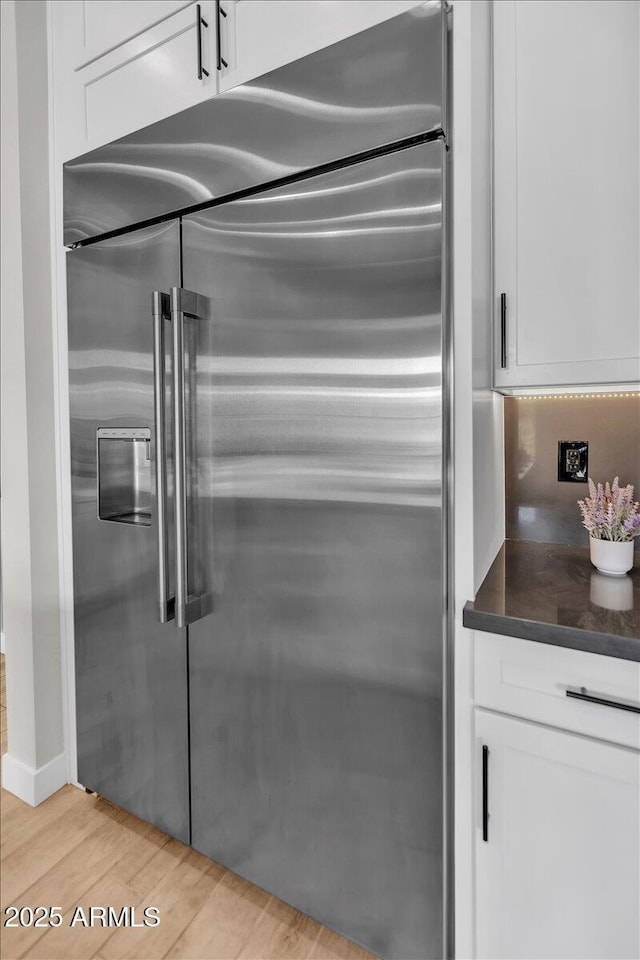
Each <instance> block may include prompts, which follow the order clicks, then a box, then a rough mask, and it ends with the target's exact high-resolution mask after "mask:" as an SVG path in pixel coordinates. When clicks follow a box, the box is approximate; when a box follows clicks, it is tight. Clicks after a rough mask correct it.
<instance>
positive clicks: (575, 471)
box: [558, 440, 589, 483]
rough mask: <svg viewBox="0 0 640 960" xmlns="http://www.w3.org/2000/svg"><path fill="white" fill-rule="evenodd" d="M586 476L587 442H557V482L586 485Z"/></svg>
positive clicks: (587, 468) (587, 463) (587, 466)
mask: <svg viewBox="0 0 640 960" xmlns="http://www.w3.org/2000/svg"><path fill="white" fill-rule="evenodd" d="M588 476H589V444H588V442H587V441H586V440H558V480H559V481H560V482H565V483H586V482H587V478H588Z"/></svg>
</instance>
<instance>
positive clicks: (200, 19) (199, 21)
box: [196, 3, 220, 80]
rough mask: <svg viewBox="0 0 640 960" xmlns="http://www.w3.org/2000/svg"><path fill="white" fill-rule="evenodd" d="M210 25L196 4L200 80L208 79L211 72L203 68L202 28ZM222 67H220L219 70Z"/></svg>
mask: <svg viewBox="0 0 640 960" xmlns="http://www.w3.org/2000/svg"><path fill="white" fill-rule="evenodd" d="M208 26H209V24H208V23H207V21H206V20H205V19H204V17H203V16H202V11H201V10H200V4H199V3H196V44H197V51H196V54H197V58H198V80H202V77H203V76H205V77H208V76H209V71H208V70H205V68H204V67H203V66H202V28H203V27H208ZM219 69H220V67H218V70H219Z"/></svg>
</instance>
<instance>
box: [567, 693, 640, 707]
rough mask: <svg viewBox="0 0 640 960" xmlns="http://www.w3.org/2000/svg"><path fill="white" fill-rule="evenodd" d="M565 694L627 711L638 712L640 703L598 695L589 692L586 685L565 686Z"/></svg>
mask: <svg viewBox="0 0 640 960" xmlns="http://www.w3.org/2000/svg"><path fill="white" fill-rule="evenodd" d="M565 692H566V695H567V696H568V697H572V698H573V699H574V700H586V701H587V703H599V704H600V705H601V706H603V707H614V708H615V709H616V710H627V711H628V712H629V713H640V704H637V703H631V702H630V701H628V700H612V699H611V698H610V697H599V696H597V694H595V693H589V691H588V690H587V688H586V687H567V689H566V691H565Z"/></svg>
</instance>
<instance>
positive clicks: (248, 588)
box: [183, 142, 444, 960]
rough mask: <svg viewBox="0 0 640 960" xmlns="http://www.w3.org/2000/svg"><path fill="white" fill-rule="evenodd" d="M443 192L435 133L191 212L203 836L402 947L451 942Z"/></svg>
mask: <svg viewBox="0 0 640 960" xmlns="http://www.w3.org/2000/svg"><path fill="white" fill-rule="evenodd" d="M442 189H443V146H442V144H441V143H440V142H432V143H427V144H423V145H421V146H416V147H413V148H412V149H406V150H403V151H399V152H396V153H392V154H389V155H386V156H382V157H378V158H377V159H372V160H370V161H368V162H366V163H360V164H357V165H354V166H350V167H348V168H344V169H340V170H335V171H333V172H331V173H328V174H324V175H322V176H318V177H316V178H313V179H307V180H305V181H303V182H299V183H296V184H294V185H289V186H286V187H281V188H279V189H277V190H273V191H270V192H265V193H261V194H259V195H256V196H253V197H251V198H248V199H244V200H238V201H235V202H233V203H229V204H226V205H222V206H218V207H216V208H213V209H210V210H208V211H204V212H201V213H199V214H196V215H193V216H191V217H187V218H185V219H184V221H183V264H184V287H185V288H186V289H187V290H188V291H190V292H191V293H195V294H197V295H198V298H199V304H200V306H199V307H198V309H199V310H200V314H199V315H193V316H185V318H184V345H185V365H184V374H185V381H186V396H187V397H188V402H187V405H186V415H185V430H186V445H187V447H188V448H189V450H190V456H189V460H188V462H189V469H188V471H187V473H188V482H187V489H188V496H187V528H188V537H187V539H188V568H189V577H190V584H189V589H190V591H191V592H193V593H194V594H196V595H198V596H207V597H208V598H209V603H210V605H211V608H212V612H211V613H210V614H208V615H205V616H204V617H203V618H202V619H198V620H196V621H195V622H193V623H192V624H191V626H190V627H189V677H190V698H191V751H192V780H191V789H192V840H193V845H194V846H195V847H196V848H197V849H199V850H201V851H202V852H203V853H205V854H207V855H208V856H210V857H212V858H213V859H215V860H217V861H219V862H221V863H222V864H225V865H226V866H228V867H230V868H231V869H232V870H234V871H236V872H237V873H239V874H241V875H242V876H244V877H246V878H248V879H249V880H251V881H253V882H254V883H256V884H258V885H259V886H260V887H263V888H265V889H266V890H269V891H270V892H272V893H274V894H275V895H276V896H278V897H281V898H282V899H284V900H286V901H288V902H289V903H291V904H293V905H294V906H296V907H298V908H299V909H300V910H302V911H304V912H305V913H308V914H310V915H311V916H313V917H315V918H316V919H318V920H320V921H321V922H323V923H326V924H328V925H329V926H330V927H332V928H334V929H336V930H338V931H339V932H340V933H343V934H344V935H346V936H347V937H350V938H352V939H353V940H355V941H357V942H359V943H361V944H362V945H364V946H365V947H367V948H368V949H370V950H371V951H372V952H373V953H375V954H376V955H378V956H383V957H402V958H403V960H410V958H420V960H425V958H427V957H441V956H442V951H443V935H442V926H443V799H442V795H443V746H442V742H443V576H444V572H443V530H442V525H443V509H442V507H443V498H442V346H441V344H442V287H443V284H442V269H443V268H442V243H443V231H442V212H443V209H442V208H443V204H442ZM194 310H195V308H194Z"/></svg>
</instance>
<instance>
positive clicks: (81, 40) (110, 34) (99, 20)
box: [66, 0, 191, 69]
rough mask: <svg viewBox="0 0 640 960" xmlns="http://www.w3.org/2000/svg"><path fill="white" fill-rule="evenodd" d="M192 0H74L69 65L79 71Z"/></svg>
mask: <svg viewBox="0 0 640 960" xmlns="http://www.w3.org/2000/svg"><path fill="white" fill-rule="evenodd" d="M190 3H191V0H143V2H142V3H136V2H135V0H73V4H72V7H73V9H72V10H69V11H68V13H69V14H70V16H68V18H67V19H66V27H67V29H68V30H70V31H72V33H73V35H72V37H71V38H70V39H71V43H70V49H71V50H72V51H73V52H72V59H71V65H72V66H73V67H74V68H75V69H78V68H79V67H84V66H85V65H86V64H87V63H91V61H92V60H95V59H96V58H97V57H101V56H103V55H104V54H105V53H109V52H110V51H111V50H114V49H115V48H116V47H119V46H121V45H122V44H123V43H126V42H127V40H132V39H133V38H134V37H137V36H138V34H140V33H144V31H145V30H149V29H150V28H151V27H155V26H156V24H158V23H160V22H161V21H162V20H165V19H166V18H167V17H169V16H171V14H172V13H177V12H178V10H182V9H184V7H188V6H189V5H190Z"/></svg>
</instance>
